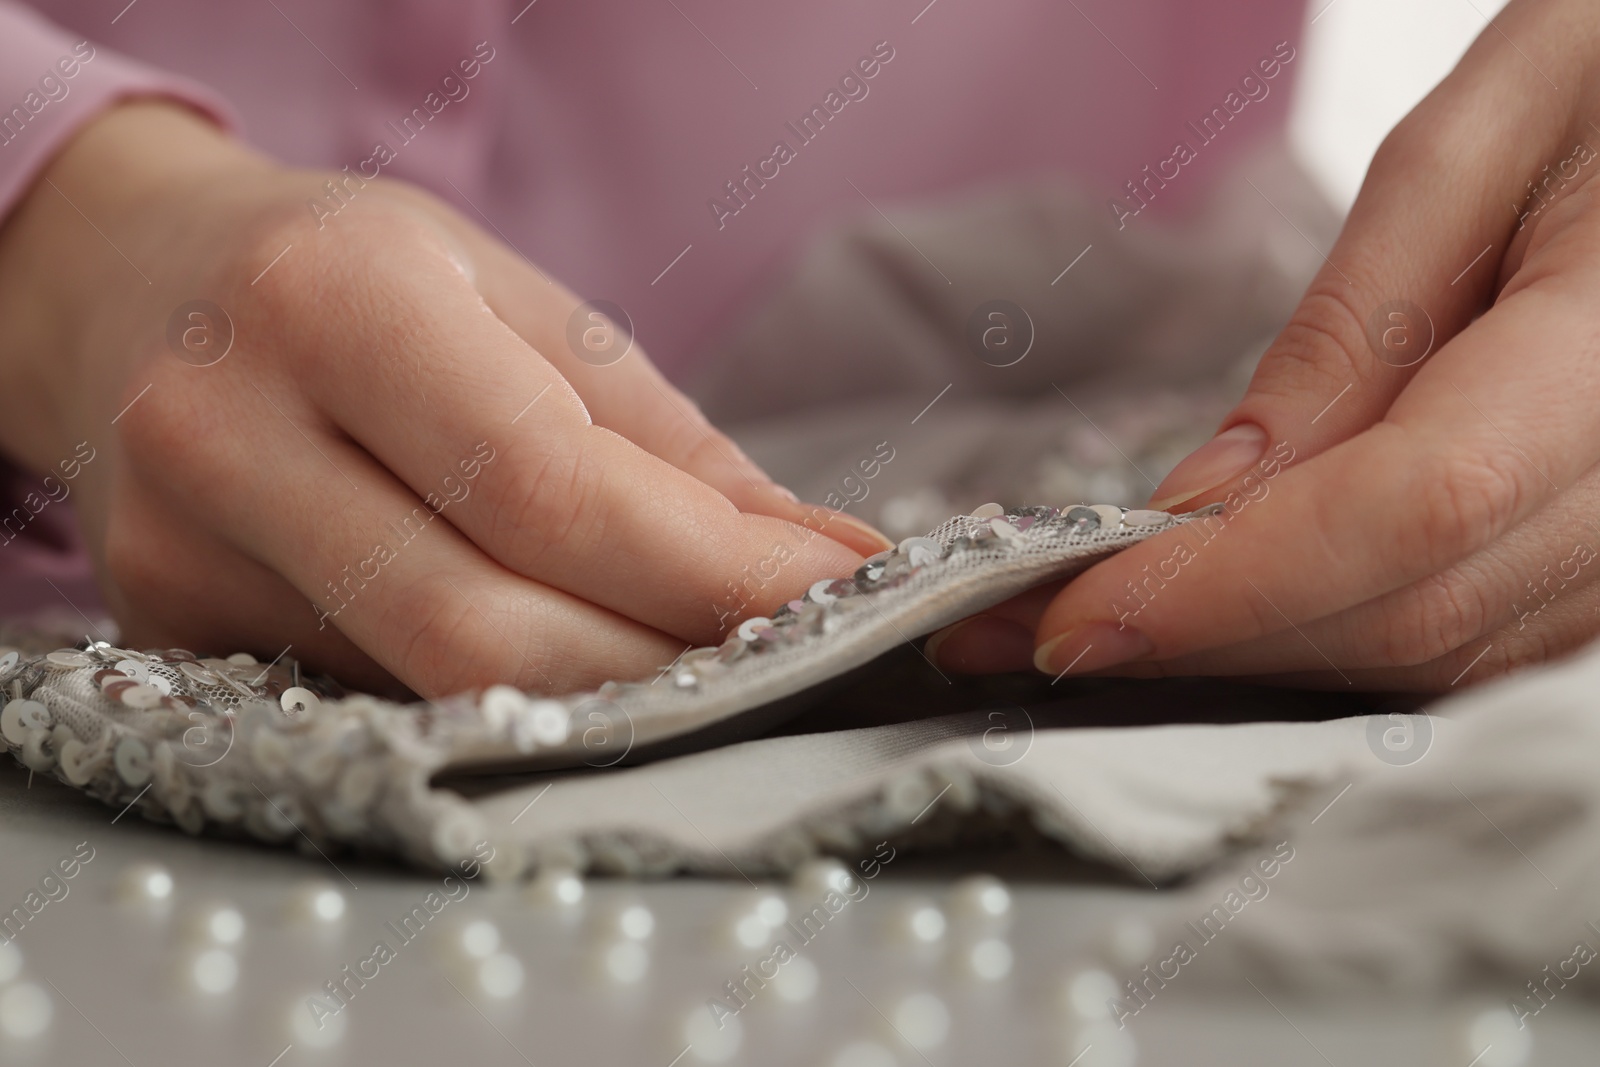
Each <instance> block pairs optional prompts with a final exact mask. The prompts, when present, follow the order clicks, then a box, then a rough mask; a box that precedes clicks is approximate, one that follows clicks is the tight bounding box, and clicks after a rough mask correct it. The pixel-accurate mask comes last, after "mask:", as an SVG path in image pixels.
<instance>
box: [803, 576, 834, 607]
mask: <svg viewBox="0 0 1600 1067" xmlns="http://www.w3.org/2000/svg"><path fill="white" fill-rule="evenodd" d="M832 585H833V579H832V578H824V579H822V581H820V582H813V583H812V585H811V588H810V589H807V590H806V596H807V597H809V598H811V602H812V603H813V604H832V603H833V602H834V601H835V600H838V599H839V598H838V597H837V596H835V595H834V594H833V593H831V592H829V591H828V590H829V588H830V587H831V586H832Z"/></svg>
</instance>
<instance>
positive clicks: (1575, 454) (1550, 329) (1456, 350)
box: [1036, 208, 1600, 670]
mask: <svg viewBox="0 0 1600 1067" xmlns="http://www.w3.org/2000/svg"><path fill="white" fill-rule="evenodd" d="M1597 253H1600V211H1596V210H1593V209H1592V208H1591V210H1590V211H1589V212H1588V213H1587V214H1586V215H1584V216H1583V217H1581V218H1580V219H1578V220H1577V221H1575V222H1574V224H1573V225H1572V226H1570V227H1569V228H1568V230H1567V231H1566V232H1565V233H1564V234H1562V235H1561V236H1560V237H1559V238H1557V239H1555V240H1552V241H1551V243H1550V244H1549V246H1548V247H1547V248H1546V249H1545V250H1543V251H1542V252H1541V255H1540V257H1539V260H1538V261H1537V263H1535V262H1534V261H1530V266H1529V271H1530V276H1531V277H1533V278H1534V279H1535V280H1534V281H1531V282H1530V283H1529V284H1528V285H1526V286H1525V287H1522V288H1519V289H1517V290H1516V291H1515V292H1508V294H1507V295H1506V296H1505V297H1504V298H1503V299H1502V300H1501V301H1500V302H1499V303H1498V304H1497V305H1496V306H1495V307H1494V308H1493V309H1492V310H1490V311H1489V312H1488V313H1487V314H1485V315H1484V316H1483V317H1482V318H1481V319H1479V320H1478V321H1477V322H1476V323H1475V324H1474V325H1473V326H1472V327H1471V328H1470V329H1469V330H1467V331H1465V332H1464V333H1462V334H1461V335H1460V336H1458V337H1457V338H1456V339H1455V340H1454V341H1452V342H1450V344H1449V345H1448V346H1446V349H1445V351H1444V352H1441V353H1440V358H1439V361H1438V362H1435V363H1432V364H1430V365H1429V366H1428V367H1427V368H1425V369H1424V370H1423V371H1422V372H1421V373H1419V374H1418V375H1417V377H1416V379H1415V380H1414V382H1413V383H1412V385H1411V387H1410V388H1409V389H1408V390H1407V391H1406V393H1405V394H1404V395H1403V396H1402V397H1401V398H1400V399H1399V400H1398V401H1397V402H1396V404H1395V405H1394V407H1393V408H1392V410H1391V411H1390V413H1389V416H1388V417H1387V418H1386V419H1385V421H1384V422H1382V423H1380V424H1378V425H1377V426H1374V427H1373V428H1372V429H1370V430H1368V431H1366V432H1364V433H1362V434H1360V435H1358V436H1357V437H1355V438H1352V439H1351V440H1350V441H1347V442H1345V443H1343V444H1341V445H1338V446H1336V447H1335V448H1333V449H1331V450H1329V451H1328V452H1326V453H1324V454H1322V455H1320V456H1318V457H1316V458H1314V459H1312V460H1310V461H1308V462H1307V463H1305V464H1300V465H1296V466H1293V467H1290V468H1288V469H1286V470H1284V471H1283V472H1282V474H1281V476H1280V477H1279V478H1278V479H1277V480H1276V481H1275V482H1273V483H1270V484H1268V483H1265V482H1262V483H1260V488H1262V489H1263V492H1262V493H1261V494H1259V496H1258V498H1257V500H1256V501H1255V502H1252V500H1251V498H1248V497H1243V496H1240V495H1238V494H1230V496H1229V498H1228V501H1227V502H1225V505H1224V506H1225V507H1226V509H1227V510H1225V512H1224V516H1227V517H1226V518H1224V517H1220V516H1219V517H1218V518H1216V519H1212V520H1207V521H1204V522H1197V523H1191V524H1189V525H1187V526H1185V527H1183V528H1180V530H1178V531H1175V532H1174V533H1173V534H1169V535H1163V536H1160V537H1156V538H1152V539H1151V540H1150V541H1147V542H1144V543H1142V544H1139V545H1136V546H1134V547H1133V548H1131V549H1129V550H1128V551H1126V552H1124V553H1122V554H1120V555H1118V556H1116V557H1114V558H1113V559H1111V560H1108V561H1107V562H1105V563H1103V564H1101V565H1099V566H1097V567H1095V568H1093V569H1091V570H1090V571H1088V572H1086V573H1085V574H1084V575H1082V576H1080V577H1079V578H1078V579H1077V580H1076V581H1075V582H1073V583H1072V584H1071V585H1069V586H1068V587H1067V589H1066V590H1065V591H1064V592H1063V594H1062V595H1061V597H1059V598H1058V599H1057V600H1056V601H1055V602H1054V603H1053V604H1052V605H1051V607H1050V609H1049V610H1048V611H1047V612H1046V614H1045V618H1044V620H1043V621H1042V622H1041V625H1040V633H1039V639H1040V641H1041V649H1040V653H1039V658H1038V660H1037V661H1036V662H1037V664H1038V665H1039V666H1040V668H1041V669H1046V670H1049V669H1052V668H1053V669H1055V670H1059V669H1061V668H1060V666H1059V664H1060V663H1061V662H1062V657H1063V656H1067V657H1071V656H1075V655H1077V654H1078V652H1079V651H1081V650H1082V649H1083V647H1085V646H1087V645H1088V644H1096V646H1097V647H1096V648H1095V650H1094V651H1093V653H1092V654H1091V657H1090V659H1089V660H1088V661H1087V662H1086V663H1085V664H1084V669H1086V670H1093V669H1096V668H1099V667H1103V666H1106V665H1108V664H1110V663H1114V662H1121V661H1125V660H1129V659H1135V658H1170V657H1172V656H1177V655H1182V654H1185V653H1192V652H1199V651H1202V650H1205V649H1211V648H1217V647H1220V646H1224V645H1228V644H1234V643H1237V642H1241V641H1245V640H1249V639H1252V638H1256V637H1260V636H1261V635H1262V634H1266V633H1273V632H1276V631H1279V630H1282V629H1286V628H1288V627H1290V626H1292V625H1297V624H1303V623H1305V622H1308V621H1310V620H1314V619H1317V618H1321V617H1323V616H1326V615H1331V614H1333V613H1334V612H1338V611H1343V610H1344V609H1346V608H1349V607H1352V606H1354V605H1355V604H1359V603H1361V602H1363V601H1365V600H1368V599H1371V598H1373V597H1377V596H1380V595H1382V594H1384V593H1387V592H1389V591H1391V590H1394V589H1397V588H1400V587H1402V586H1404V585H1406V584H1409V583H1411V582H1415V581H1419V580H1421V579H1423V578H1425V577H1427V576H1428V575H1432V574H1437V573H1439V572H1440V571H1442V570H1444V569H1446V568H1447V567H1450V566H1452V565H1454V564H1456V563H1458V562H1459V561H1460V560H1462V559H1463V558H1465V557H1467V556H1469V555H1471V554H1472V553H1474V552H1477V551H1479V550H1481V549H1483V548H1484V547H1486V546H1487V545H1489V544H1491V543H1493V542H1494V541H1495V540H1497V539H1499V538H1500V537H1502V536H1504V535H1505V533H1506V532H1507V531H1508V530H1509V529H1511V528H1512V527H1514V526H1515V525H1516V524H1517V523H1519V522H1521V521H1523V520H1524V519H1526V518H1527V517H1528V516H1529V515H1530V514H1532V513H1533V512H1534V511H1536V510H1537V509H1538V508H1539V507H1541V506H1543V504H1544V502H1545V501H1546V500H1548V499H1549V498H1550V497H1551V496H1553V495H1554V493H1555V492H1556V491H1557V487H1558V486H1563V485H1571V484H1572V483H1573V482H1574V481H1575V480H1576V479H1577V478H1578V477H1579V476H1581V475H1582V474H1583V473H1585V472H1586V471H1587V470H1588V469H1589V468H1590V467H1592V466H1593V464H1594V462H1595V459H1596V453H1597V452H1600V442H1597V441H1596V437H1597V436H1600V435H1597V431H1596V427H1595V426H1594V424H1593V419H1592V417H1591V415H1590V414H1589V412H1588V410H1587V407H1586V405H1583V404H1579V403H1561V402H1560V401H1559V398H1561V397H1565V396H1586V395H1590V393H1589V391H1590V390H1593V389H1594V388H1596V387H1597V386H1600V361H1597V359H1596V356H1597V355H1600V353H1597V351H1596V349H1597V347H1600V341H1597V339H1596V337H1595V335H1594V333H1593V330H1592V328H1591V326H1590V324H1589V319H1590V313H1589V311H1588V308H1587V305H1586V298H1585V295H1584V294H1585V293H1586V292H1589V291H1592V289H1591V288H1589V287H1593V286H1595V285H1596V284H1600V254H1597ZM1534 337H1537V338H1540V340H1541V342H1542V345H1543V346H1547V348H1546V352H1547V353H1548V354H1547V355H1544V354H1542V355H1541V358H1539V359H1535V360H1526V361H1519V362H1517V363H1516V364H1513V365H1509V366H1508V365H1507V362H1506V359H1505V354H1506V353H1508V352H1516V351H1519V350H1522V349H1523V348H1525V346H1526V344H1527V341H1528V339H1529V338H1534ZM1459 383H1466V387H1463V385H1461V384H1459ZM1469 389H1470V393H1477V394H1478V395H1479V396H1481V397H1482V398H1483V402H1482V403H1481V404H1480V403H1479V402H1477V401H1475V400H1473V398H1472V396H1471V395H1470V393H1469ZM1552 398H1557V399H1556V402H1552ZM1178 537H1187V538H1189V539H1191V540H1192V541H1193V542H1194V543H1192V544H1190V545H1189V546H1188V548H1187V549H1186V550H1185V552H1186V554H1185V555H1183V556H1182V558H1178V557H1176V556H1174V555H1173V553H1174V552H1175V550H1176V545H1177V542H1176V540H1175V539H1176V538H1178ZM1144 567H1150V568H1153V569H1154V570H1155V571H1156V574H1157V582H1158V583H1159V584H1158V586H1157V587H1156V588H1157V589H1158V590H1159V591H1158V592H1157V593H1156V595H1155V598H1154V600H1153V601H1152V602H1151V603H1150V605H1149V608H1148V609H1146V610H1144V611H1142V612H1141V613H1140V614H1139V616H1138V617H1137V619H1130V618H1129V617H1128V615H1129V614H1130V613H1131V611H1132V610H1133V609H1132V607H1131V606H1130V605H1129V604H1128V603H1127V602H1126V600H1125V599H1122V598H1126V597H1127V595H1128V593H1127V590H1126V589H1125V588H1124V587H1125V586H1131V585H1132V583H1133V582H1135V580H1136V579H1140V578H1142V577H1143V575H1142V573H1141V568H1144ZM1162 568H1165V571H1164V572H1163V570H1162ZM1165 574H1170V575H1171V577H1170V579H1169V578H1167V577H1165V576H1164V575H1165ZM1119 603H1121V605H1122V606H1121V608H1120V609H1119V608H1118V606H1117V605H1118V604H1119ZM1130 623H1132V624H1131V625H1130Z"/></svg>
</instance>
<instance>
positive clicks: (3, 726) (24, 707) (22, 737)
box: [0, 700, 50, 745]
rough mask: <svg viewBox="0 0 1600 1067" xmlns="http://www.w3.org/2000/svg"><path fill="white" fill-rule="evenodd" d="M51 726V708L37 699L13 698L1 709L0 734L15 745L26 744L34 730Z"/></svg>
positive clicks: (46, 728)
mask: <svg viewBox="0 0 1600 1067" xmlns="http://www.w3.org/2000/svg"><path fill="white" fill-rule="evenodd" d="M49 728H50V709H49V708H47V707H45V706H44V705H43V704H41V703H39V702H38V701H37V700H13V701H10V702H9V703H7V704H6V706H5V708H4V709H3V710H0V735H4V736H5V739H6V740H7V741H9V742H11V743H12V744H13V745H21V744H24V743H25V742H26V741H27V740H28V735H29V734H30V733H32V732H33V731H34V730H48V729H49Z"/></svg>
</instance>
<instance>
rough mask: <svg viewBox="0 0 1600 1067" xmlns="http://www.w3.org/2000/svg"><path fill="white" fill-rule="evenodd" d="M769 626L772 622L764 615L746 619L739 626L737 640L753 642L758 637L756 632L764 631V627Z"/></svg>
mask: <svg viewBox="0 0 1600 1067" xmlns="http://www.w3.org/2000/svg"><path fill="white" fill-rule="evenodd" d="M771 625H772V620H771V619H769V618H767V617H766V616H764V615H758V616H756V617H755V618H753V619H746V620H744V622H741V623H740V624H739V640H741V641H754V640H756V638H757V637H759V636H760V635H759V634H758V633H757V632H756V631H757V629H764V628H766V627H770V626H771Z"/></svg>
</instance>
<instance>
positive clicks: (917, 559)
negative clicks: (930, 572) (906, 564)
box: [896, 537, 944, 567]
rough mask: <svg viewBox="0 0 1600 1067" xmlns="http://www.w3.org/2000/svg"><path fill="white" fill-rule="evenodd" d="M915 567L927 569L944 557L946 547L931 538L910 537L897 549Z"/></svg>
mask: <svg viewBox="0 0 1600 1067" xmlns="http://www.w3.org/2000/svg"><path fill="white" fill-rule="evenodd" d="M896 551H897V552H899V553H900V554H901V555H902V556H904V557H905V558H906V559H907V560H909V561H910V562H911V565H912V566H913V567H925V566H927V565H928V564H930V563H933V562H935V561H937V560H939V559H942V558H943V557H944V546H943V545H941V544H940V543H939V542H937V541H935V540H934V539H933V538H931V537H908V538H906V539H905V540H904V541H901V542H900V544H899V547H898V548H897V549H896Z"/></svg>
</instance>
